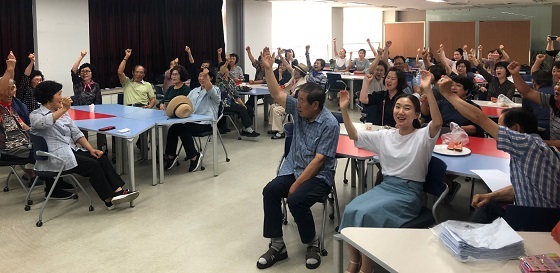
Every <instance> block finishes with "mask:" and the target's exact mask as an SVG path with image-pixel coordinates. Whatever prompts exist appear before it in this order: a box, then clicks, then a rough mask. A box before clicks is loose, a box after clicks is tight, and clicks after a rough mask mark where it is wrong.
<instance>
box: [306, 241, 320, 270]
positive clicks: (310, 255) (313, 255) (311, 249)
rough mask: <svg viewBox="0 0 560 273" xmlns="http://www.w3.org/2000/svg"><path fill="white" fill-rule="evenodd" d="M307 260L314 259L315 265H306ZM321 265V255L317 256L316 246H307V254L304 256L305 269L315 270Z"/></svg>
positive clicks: (317, 249)
mask: <svg viewBox="0 0 560 273" xmlns="http://www.w3.org/2000/svg"><path fill="white" fill-rule="evenodd" d="M309 259H315V260H316V261H317V263H314V264H311V263H307V261H308V260H309ZM320 265H321V255H319V248H318V247H316V246H307V254H305V267H307V269H315V268H317V267H319V266H320Z"/></svg>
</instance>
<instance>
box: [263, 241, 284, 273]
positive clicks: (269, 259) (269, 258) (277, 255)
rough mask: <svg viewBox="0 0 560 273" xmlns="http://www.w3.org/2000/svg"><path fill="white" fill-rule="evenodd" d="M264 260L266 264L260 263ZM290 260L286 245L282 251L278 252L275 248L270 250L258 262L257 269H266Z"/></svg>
mask: <svg viewBox="0 0 560 273" xmlns="http://www.w3.org/2000/svg"><path fill="white" fill-rule="evenodd" d="M261 258H262V259H264V260H265V261H266V263H265V264H261V263H259V261H260V259H261ZM287 258H288V251H286V245H283V246H282V249H280V251H277V250H276V249H274V248H272V247H271V248H269V249H268V251H267V252H266V253H264V254H263V255H261V257H260V258H259V261H257V268H258V269H265V268H269V267H271V266H273V265H274V264H275V263H276V262H278V261H282V260H285V259H287Z"/></svg>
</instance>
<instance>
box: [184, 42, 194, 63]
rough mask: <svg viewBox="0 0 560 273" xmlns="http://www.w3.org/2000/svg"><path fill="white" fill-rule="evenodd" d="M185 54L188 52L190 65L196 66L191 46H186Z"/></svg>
mask: <svg viewBox="0 0 560 273" xmlns="http://www.w3.org/2000/svg"><path fill="white" fill-rule="evenodd" d="M185 52H187V56H188V58H189V63H191V64H194V57H193V55H192V52H191V48H190V47H189V46H185Z"/></svg>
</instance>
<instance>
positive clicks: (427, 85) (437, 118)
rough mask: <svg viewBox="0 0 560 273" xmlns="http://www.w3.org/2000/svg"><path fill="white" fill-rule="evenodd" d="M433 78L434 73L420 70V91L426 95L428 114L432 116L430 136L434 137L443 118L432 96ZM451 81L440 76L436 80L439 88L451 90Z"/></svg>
mask: <svg viewBox="0 0 560 273" xmlns="http://www.w3.org/2000/svg"><path fill="white" fill-rule="evenodd" d="M433 79H434V75H432V73H430V72H428V71H426V70H420V85H421V87H422V92H423V93H424V95H426V98H427V100H428V106H429V107H430V116H431V117H432V122H430V137H431V138H434V137H437V135H438V134H439V131H440V130H441V126H442V125H443V118H442V117H441V113H440V112H439V107H438V104H437V101H436V98H435V97H434V93H432V87H431V84H432V81H433ZM452 84H453V81H452V80H451V79H450V78H449V77H446V76H444V77H441V79H440V80H439V81H438V85H439V88H440V90H441V89H445V90H449V92H451V85H452Z"/></svg>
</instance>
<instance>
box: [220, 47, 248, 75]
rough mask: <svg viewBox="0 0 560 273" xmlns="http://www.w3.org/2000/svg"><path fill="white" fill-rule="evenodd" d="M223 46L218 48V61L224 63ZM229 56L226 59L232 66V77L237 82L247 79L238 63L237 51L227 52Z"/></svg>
mask: <svg viewBox="0 0 560 273" xmlns="http://www.w3.org/2000/svg"><path fill="white" fill-rule="evenodd" d="M222 51H223V50H222V48H218V63H219V64H221V63H222ZM226 57H229V58H227V60H226V61H228V62H229V66H230V67H231V69H230V73H231V75H232V79H233V80H234V81H236V82H242V81H245V74H243V69H242V68H241V66H239V65H237V62H239V55H237V54H235V53H230V54H226Z"/></svg>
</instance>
